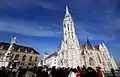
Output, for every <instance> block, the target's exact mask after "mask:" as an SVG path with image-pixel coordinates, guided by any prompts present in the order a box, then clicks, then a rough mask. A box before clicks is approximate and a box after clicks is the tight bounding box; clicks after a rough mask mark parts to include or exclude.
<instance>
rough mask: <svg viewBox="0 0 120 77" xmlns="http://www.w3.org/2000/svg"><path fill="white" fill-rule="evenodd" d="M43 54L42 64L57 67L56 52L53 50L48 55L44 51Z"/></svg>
mask: <svg viewBox="0 0 120 77" xmlns="http://www.w3.org/2000/svg"><path fill="white" fill-rule="evenodd" d="M45 56H46V57H44V65H46V66H48V67H50V68H52V67H53V66H56V67H57V65H58V64H57V52H54V53H52V54H50V55H48V53H45Z"/></svg>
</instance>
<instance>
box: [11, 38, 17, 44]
mask: <svg viewBox="0 0 120 77" xmlns="http://www.w3.org/2000/svg"><path fill="white" fill-rule="evenodd" d="M14 43H16V37H15V36H14V37H13V38H11V44H14Z"/></svg>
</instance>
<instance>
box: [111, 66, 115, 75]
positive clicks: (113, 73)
mask: <svg viewBox="0 0 120 77" xmlns="http://www.w3.org/2000/svg"><path fill="white" fill-rule="evenodd" d="M111 73H112V75H113V77H115V70H114V69H113V68H112V69H111Z"/></svg>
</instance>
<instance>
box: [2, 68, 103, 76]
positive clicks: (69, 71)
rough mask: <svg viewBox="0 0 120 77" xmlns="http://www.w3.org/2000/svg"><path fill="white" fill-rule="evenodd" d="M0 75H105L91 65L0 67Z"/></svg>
mask: <svg viewBox="0 0 120 77" xmlns="http://www.w3.org/2000/svg"><path fill="white" fill-rule="evenodd" d="M0 77H105V76H104V74H103V72H102V71H101V68H100V67H97V68H96V70H94V69H93V68H92V67H87V68H86V67H85V66H83V67H79V66H77V68H65V67H63V68H56V67H52V68H48V67H46V66H44V67H36V66H34V67H31V68H30V67H26V68H23V67H19V68H5V67H1V68H0Z"/></svg>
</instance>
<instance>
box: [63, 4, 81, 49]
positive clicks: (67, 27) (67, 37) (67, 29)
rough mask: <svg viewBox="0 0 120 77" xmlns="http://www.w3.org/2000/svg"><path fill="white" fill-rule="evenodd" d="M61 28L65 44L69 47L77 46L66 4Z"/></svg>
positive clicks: (72, 23)
mask: <svg viewBox="0 0 120 77" xmlns="http://www.w3.org/2000/svg"><path fill="white" fill-rule="evenodd" d="M63 30H64V42H66V44H67V45H69V47H71V46H70V45H72V46H73V45H74V46H77V47H78V45H79V43H78V39H77V37H76V34H75V28H74V22H73V19H72V17H71V14H70V13H69V10H68V7H67V6H66V14H65V18H64V21H63Z"/></svg>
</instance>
